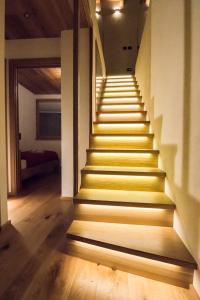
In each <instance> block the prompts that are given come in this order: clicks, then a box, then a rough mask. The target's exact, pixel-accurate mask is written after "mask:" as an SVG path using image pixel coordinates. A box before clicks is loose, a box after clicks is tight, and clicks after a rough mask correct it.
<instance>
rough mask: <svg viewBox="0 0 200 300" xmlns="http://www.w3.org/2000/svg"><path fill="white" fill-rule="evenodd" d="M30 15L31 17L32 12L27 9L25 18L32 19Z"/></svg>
mask: <svg viewBox="0 0 200 300" xmlns="http://www.w3.org/2000/svg"><path fill="white" fill-rule="evenodd" d="M30 17H31V14H30V13H29V12H28V11H26V12H25V13H24V18H25V19H30Z"/></svg>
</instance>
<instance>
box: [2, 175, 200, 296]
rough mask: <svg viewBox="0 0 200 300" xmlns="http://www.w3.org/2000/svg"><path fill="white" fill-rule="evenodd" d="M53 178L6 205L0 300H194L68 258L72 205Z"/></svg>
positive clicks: (174, 290) (164, 287)
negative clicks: (6, 217)
mask: <svg viewBox="0 0 200 300" xmlns="http://www.w3.org/2000/svg"><path fill="white" fill-rule="evenodd" d="M59 186H60V180H59V178H58V176H55V175H51V176H49V177H47V178H44V179H42V180H39V181H37V182H32V184H31V182H30V183H29V184H28V185H27V186H26V188H25V190H24V191H23V193H22V195H21V196H20V197H18V198H15V199H10V200H9V218H10V220H11V221H12V225H10V226H8V227H7V229H5V230H4V231H2V232H1V233H0V299H3V300H17V299H20V300H25V299H26V300H32V299H34V300H35V299H37V300H49V299H52V300H53V299H56V300H64V299H65V300H66V299H70V300H93V299H95V300H107V299H109V300H144V299H145V300H197V299H198V298H197V296H196V295H195V292H194V291H193V289H190V290H186V289H182V288H177V287H174V286H171V285H167V284H163V283H160V282H156V281H153V280H149V279H145V278H142V277H139V276H135V275H132V274H128V273H124V272H121V271H118V270H112V269H110V268H108V267H104V266H101V265H97V264H95V263H90V262H87V261H84V260H82V259H79V258H75V257H71V256H68V255H66V247H67V244H66V239H65V232H66V228H67V226H68V225H69V223H70V220H71V218H72V217H73V211H72V202H71V200H70V199H69V200H60V198H59V197H60V188H59Z"/></svg>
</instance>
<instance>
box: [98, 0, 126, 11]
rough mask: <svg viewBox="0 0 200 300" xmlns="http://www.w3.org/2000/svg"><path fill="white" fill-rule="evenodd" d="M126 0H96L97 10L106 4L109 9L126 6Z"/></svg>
mask: <svg viewBox="0 0 200 300" xmlns="http://www.w3.org/2000/svg"><path fill="white" fill-rule="evenodd" d="M124 1H125V0H96V7H97V10H100V9H101V6H102V5H104V6H106V7H107V8H109V9H117V8H118V9H121V8H123V7H124Z"/></svg>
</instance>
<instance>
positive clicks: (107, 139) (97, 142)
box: [90, 134, 154, 149]
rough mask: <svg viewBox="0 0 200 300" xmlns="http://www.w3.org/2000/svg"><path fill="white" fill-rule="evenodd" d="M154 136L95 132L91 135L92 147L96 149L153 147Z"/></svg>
mask: <svg viewBox="0 0 200 300" xmlns="http://www.w3.org/2000/svg"><path fill="white" fill-rule="evenodd" d="M153 136H154V135H153V134H134V135H111V134H109V135H103V134H93V135H92V136H91V137H90V147H91V148H95V149H97V148H101V149H152V148H153Z"/></svg>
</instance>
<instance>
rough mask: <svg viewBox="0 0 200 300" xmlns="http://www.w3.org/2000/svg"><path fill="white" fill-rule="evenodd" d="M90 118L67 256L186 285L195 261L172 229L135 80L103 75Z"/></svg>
mask: <svg viewBox="0 0 200 300" xmlns="http://www.w3.org/2000/svg"><path fill="white" fill-rule="evenodd" d="M96 119H97V121H96V122H94V124H93V134H92V135H91V137H90V148H89V149H88V150H87V163H86V166H85V168H84V169H83V170H82V172H81V188H80V191H79V193H78V194H77V195H76V196H75V198H74V205H75V218H74V221H73V222H72V224H71V226H70V228H69V229H68V231H67V238H68V252H69V254H71V255H75V256H79V257H81V258H84V259H88V260H90V261H93V262H96V263H99V264H103V265H106V266H109V267H111V268H113V270H115V269H120V270H123V271H126V272H131V273H134V274H138V275H141V276H145V277H148V278H152V279H156V280H160V281H164V282H168V283H170V284H175V285H179V286H183V287H188V286H189V284H190V283H192V279H193V272H194V269H195V268H196V267H197V264H196V262H195V261H194V259H193V257H192V256H191V255H190V253H189V251H188V250H187V249H186V247H185V246H184V244H183V242H182V241H181V240H180V238H179V237H178V235H177V234H176V232H175V230H174V229H173V214H174V209H175V205H174V203H173V202H172V201H171V199H170V198H169V197H168V196H167V195H166V194H165V177H166V173H165V172H164V171H163V170H161V169H160V168H159V167H158V158H159V151H158V150H156V149H154V146H153V141H154V135H153V134H152V133H151V132H150V122H149V121H148V120H147V112H146V110H145V106H144V103H143V102H142V97H141V96H140V91H139V87H138V84H137V81H136V79H135V78H134V77H133V76H108V77H107V80H106V84H105V89H104V93H103V97H102V99H101V101H100V104H99V107H98V112H97V118H96Z"/></svg>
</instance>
